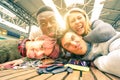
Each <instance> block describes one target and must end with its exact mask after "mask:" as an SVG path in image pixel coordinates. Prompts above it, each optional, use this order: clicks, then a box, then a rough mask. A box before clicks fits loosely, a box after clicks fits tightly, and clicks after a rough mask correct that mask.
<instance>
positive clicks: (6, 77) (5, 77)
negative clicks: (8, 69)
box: [0, 70, 35, 80]
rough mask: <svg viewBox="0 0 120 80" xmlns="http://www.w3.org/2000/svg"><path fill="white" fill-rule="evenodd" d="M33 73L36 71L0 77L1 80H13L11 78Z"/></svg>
mask: <svg viewBox="0 0 120 80" xmlns="http://www.w3.org/2000/svg"><path fill="white" fill-rule="evenodd" d="M33 71H35V70H26V71H23V72H17V73H13V74H10V75H7V76H3V77H0V80H6V79H11V78H14V77H16V76H20V75H25V74H29V73H31V72H33Z"/></svg>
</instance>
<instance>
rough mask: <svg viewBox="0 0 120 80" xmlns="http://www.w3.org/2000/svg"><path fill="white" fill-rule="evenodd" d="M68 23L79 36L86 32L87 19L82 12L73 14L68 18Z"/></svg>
mask: <svg viewBox="0 0 120 80" xmlns="http://www.w3.org/2000/svg"><path fill="white" fill-rule="evenodd" d="M68 23H69V25H70V27H71V29H72V30H73V31H74V32H75V33H77V34H78V35H83V34H84V32H85V17H84V16H83V14H81V13H80V12H71V13H70V14H69V17H68Z"/></svg>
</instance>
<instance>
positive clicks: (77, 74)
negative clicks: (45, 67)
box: [65, 70, 80, 80]
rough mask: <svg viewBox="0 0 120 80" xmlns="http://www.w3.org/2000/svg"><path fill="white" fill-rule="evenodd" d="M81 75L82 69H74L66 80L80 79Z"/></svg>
mask: <svg viewBox="0 0 120 80" xmlns="http://www.w3.org/2000/svg"><path fill="white" fill-rule="evenodd" d="M79 77H80V71H75V70H74V71H73V72H72V73H70V74H69V75H68V76H67V77H66V79H65V80H79Z"/></svg>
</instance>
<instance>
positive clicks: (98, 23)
mask: <svg viewBox="0 0 120 80" xmlns="http://www.w3.org/2000/svg"><path fill="white" fill-rule="evenodd" d="M64 18H65V23H66V31H69V30H72V31H74V32H75V33H76V34H78V35H79V36H83V38H84V39H85V40H86V41H88V42H97V43H98V42H104V41H107V40H108V39H110V38H111V37H112V36H114V35H115V30H114V29H113V27H112V26H111V25H110V24H108V23H105V22H103V21H102V20H95V21H94V22H91V21H90V20H89V17H88V15H87V14H86V12H85V11H84V10H82V9H80V8H72V9H70V10H69V11H68V12H67V13H66V15H65V17H64ZM111 32H113V33H112V34H111V35H109V33H111ZM101 36H102V37H101Z"/></svg>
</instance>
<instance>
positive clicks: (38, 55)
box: [35, 51, 44, 59]
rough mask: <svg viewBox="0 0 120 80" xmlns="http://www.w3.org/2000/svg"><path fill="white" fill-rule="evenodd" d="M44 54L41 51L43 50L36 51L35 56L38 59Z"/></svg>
mask: <svg viewBox="0 0 120 80" xmlns="http://www.w3.org/2000/svg"><path fill="white" fill-rule="evenodd" d="M43 56H44V53H43V51H38V52H37V53H36V56H35V57H36V58H37V59H40V58H42V57H43Z"/></svg>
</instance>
